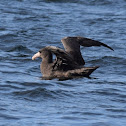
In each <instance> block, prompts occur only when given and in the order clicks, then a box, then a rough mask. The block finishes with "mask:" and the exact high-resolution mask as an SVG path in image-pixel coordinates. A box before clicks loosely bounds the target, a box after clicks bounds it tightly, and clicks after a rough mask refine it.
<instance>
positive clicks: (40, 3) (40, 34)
mask: <svg viewBox="0 0 126 126" xmlns="http://www.w3.org/2000/svg"><path fill="white" fill-rule="evenodd" d="M65 36H83V37H88V38H91V39H95V40H99V41H101V42H104V43H106V44H108V45H109V46H111V47H112V48H113V49H114V50H115V51H111V50H109V49H107V48H104V47H90V48H84V47H82V48H81V50H82V54H83V56H84V58H85V61H86V66H100V68H98V69H97V70H96V71H94V72H93V74H92V75H91V78H92V79H88V78H80V79H79V78H78V79H72V80H64V81H59V80H58V79H53V80H41V79H40V77H41V73H40V69H39V65H40V62H41V59H37V60H35V61H32V60H31V57H32V55H33V54H34V53H36V52H37V51H38V50H39V49H40V48H43V47H45V46H47V45H53V46H58V47H61V48H63V46H62V44H61V42H60V40H61V38H63V37H65ZM28 125H29V126H77V125H78V126H125V125H126V0H89V1H88V0H0V126H28Z"/></svg>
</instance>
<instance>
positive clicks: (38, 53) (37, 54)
mask: <svg viewBox="0 0 126 126" xmlns="http://www.w3.org/2000/svg"><path fill="white" fill-rule="evenodd" d="M38 57H40V52H37V53H36V54H35V55H34V56H33V57H32V60H35V59H36V58H38Z"/></svg>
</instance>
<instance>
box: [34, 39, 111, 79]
mask: <svg viewBox="0 0 126 126" xmlns="http://www.w3.org/2000/svg"><path fill="white" fill-rule="evenodd" d="M61 42H62V43H63V46H64V48H65V50H63V49H60V48H58V47H55V46H47V47H45V48H43V49H41V50H40V51H39V52H38V53H36V54H35V55H34V56H33V57H32V59H33V60H34V59H35V58H37V57H41V58H42V63H41V67H40V69H41V73H42V75H43V77H47V78H61V77H62V78H63V77H64V78H73V77H88V76H89V75H90V74H91V73H92V72H93V71H94V70H96V69H97V68H98V66H96V67H84V66H83V65H84V64H85V61H84V59H83V57H82V55H81V52H80V45H82V46H85V47H90V46H101V45H102V46H105V47H107V48H109V49H111V50H113V49H112V48H111V47H109V46H108V45H106V44H104V43H101V42H98V41H95V40H91V39H88V38H83V37H65V38H63V39H62V40H61ZM53 54H54V55H56V59H55V60H53V58H52V57H53Z"/></svg>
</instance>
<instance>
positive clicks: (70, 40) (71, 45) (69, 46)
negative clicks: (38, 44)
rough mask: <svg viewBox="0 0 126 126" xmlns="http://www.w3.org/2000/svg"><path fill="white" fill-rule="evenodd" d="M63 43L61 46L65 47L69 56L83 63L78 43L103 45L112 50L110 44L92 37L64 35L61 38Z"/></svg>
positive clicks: (89, 45) (87, 45)
mask: <svg viewBox="0 0 126 126" xmlns="http://www.w3.org/2000/svg"><path fill="white" fill-rule="evenodd" d="M61 42H62V43H63V46H64V48H65V51H66V52H67V53H69V54H70V55H71V57H72V58H73V59H74V60H75V61H76V62H77V63H78V64H79V65H84V64H85V61H84V59H83V57H82V55H81V52H80V45H81V46H85V47H91V46H104V47H107V48H109V49H111V50H113V49H112V48H111V47H110V46H108V45H106V44H104V43H102V42H99V41H95V40H92V39H88V38H84V37H65V38H63V39H62V40H61Z"/></svg>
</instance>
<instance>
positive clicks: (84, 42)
mask: <svg viewBox="0 0 126 126" xmlns="http://www.w3.org/2000/svg"><path fill="white" fill-rule="evenodd" d="M76 39H77V41H78V42H79V44H80V45H81V46H85V47H91V46H104V47H107V48H109V49H111V50H113V49H112V48H111V47H110V46H108V45H107V44H104V43H102V42H99V41H96V40H92V39H89V38H84V37H76Z"/></svg>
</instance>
